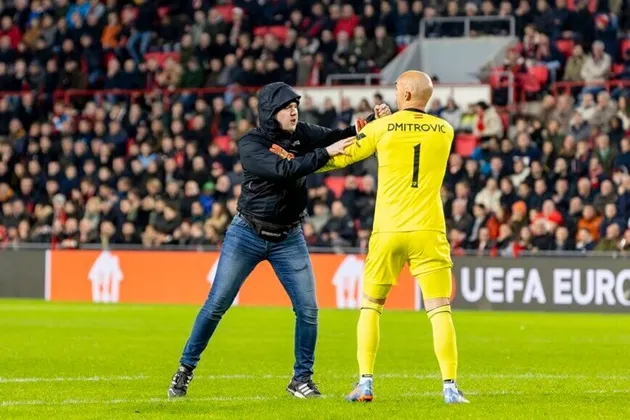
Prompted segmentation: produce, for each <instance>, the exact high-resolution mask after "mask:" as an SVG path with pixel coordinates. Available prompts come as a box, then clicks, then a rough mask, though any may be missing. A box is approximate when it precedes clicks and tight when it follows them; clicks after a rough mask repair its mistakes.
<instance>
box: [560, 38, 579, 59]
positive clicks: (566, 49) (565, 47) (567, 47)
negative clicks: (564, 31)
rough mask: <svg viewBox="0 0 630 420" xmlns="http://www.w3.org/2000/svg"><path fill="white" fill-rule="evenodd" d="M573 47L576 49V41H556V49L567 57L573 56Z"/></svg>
mask: <svg viewBox="0 0 630 420" xmlns="http://www.w3.org/2000/svg"><path fill="white" fill-rule="evenodd" d="M573 47H575V41H573V40H572V39H559V40H557V41H556V48H557V49H558V51H560V52H561V53H562V55H564V56H565V57H570V56H571V54H573Z"/></svg>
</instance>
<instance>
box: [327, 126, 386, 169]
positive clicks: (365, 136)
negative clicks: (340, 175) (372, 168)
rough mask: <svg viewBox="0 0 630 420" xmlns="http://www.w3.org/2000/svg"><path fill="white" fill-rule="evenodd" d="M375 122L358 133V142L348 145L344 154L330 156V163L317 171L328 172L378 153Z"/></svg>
mask: <svg viewBox="0 0 630 420" xmlns="http://www.w3.org/2000/svg"><path fill="white" fill-rule="evenodd" d="M375 125H376V124H375V123H370V124H368V125H366V126H365V127H364V128H363V129H362V130H361V132H359V134H357V137H356V142H354V144H352V145H351V146H348V147H347V148H346V150H345V153H344V154H343V155H338V156H334V157H332V158H330V160H328V163H326V165H325V166H324V167H323V168H321V169H318V170H317V172H318V173H321V172H328V171H333V170H335V169H341V168H345V167H346V166H348V165H351V164H353V163H356V162H360V161H362V160H364V159H367V158H369V157H370V156H372V155H373V154H374V153H376V143H377V140H376V137H377V136H376V127H375Z"/></svg>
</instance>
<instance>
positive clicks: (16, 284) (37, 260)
mask: <svg viewBox="0 0 630 420" xmlns="http://www.w3.org/2000/svg"><path fill="white" fill-rule="evenodd" d="M0 267H1V268H0V297H10V298H34V299H43V298H45V296H46V251H43V250H38V251H35V250H31V251H25V250H19V251H16V250H11V249H5V250H4V251H2V252H0Z"/></svg>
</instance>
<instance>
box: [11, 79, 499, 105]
mask: <svg viewBox="0 0 630 420" xmlns="http://www.w3.org/2000/svg"><path fill="white" fill-rule="evenodd" d="M258 89H259V88H257V87H244V86H233V87H229V88H216V87H212V88H199V89H147V90H124V89H114V90H77V89H70V90H64V91H56V92H55V93H54V94H53V97H54V99H55V101H63V102H65V103H70V102H72V100H74V99H88V100H90V99H93V100H95V101H96V102H97V103H98V102H101V101H102V100H103V99H106V98H108V97H117V98H130V99H134V98H139V97H144V96H147V97H160V98H162V99H163V100H164V102H165V103H166V104H167V105H168V104H169V103H171V102H172V101H173V100H177V98H179V97H182V96H184V95H196V96H202V97H212V96H217V95H226V96H231V97H236V96H238V95H241V94H244V93H249V94H253V93H256V92H257V91H258ZM295 90H296V91H297V92H298V93H299V94H300V95H302V96H303V97H304V96H310V97H311V99H312V102H313V106H315V107H318V108H321V107H323V106H324V102H325V101H326V99H329V98H330V99H331V100H332V101H333V105H334V106H335V107H337V108H339V107H340V106H341V101H342V99H344V98H348V99H349V100H350V104H351V105H352V106H353V107H357V106H358V105H359V103H360V102H361V100H362V99H367V100H368V101H369V102H372V100H373V96H374V95H375V94H381V95H382V96H383V100H384V101H385V102H386V103H388V104H391V105H392V106H394V105H395V104H396V87H395V86H394V85H375V86H357V85H338V86H312V87H304V86H299V87H296V88H295ZM18 95H19V93H17V92H6V93H0V96H18ZM449 98H453V99H454V100H455V102H457V103H458V104H460V105H462V106H466V105H468V104H471V103H476V102H479V101H485V102H488V103H490V102H491V100H492V89H491V88H490V85H486V84H437V85H436V86H435V88H434V90H433V96H432V100H436V99H438V100H440V102H441V103H442V104H445V103H446V101H447V100H448V99H449Z"/></svg>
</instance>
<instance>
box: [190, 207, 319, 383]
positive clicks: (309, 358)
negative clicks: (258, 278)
mask: <svg viewBox="0 0 630 420" xmlns="http://www.w3.org/2000/svg"><path fill="white" fill-rule="evenodd" d="M264 260H268V261H269V263H271V266H272V267H273V270H274V271H275V273H276V275H277V276H278V278H279V279H280V282H281V283H282V286H283V287H284V289H285V290H286V292H287V294H288V295H289V298H290V299H291V303H292V304H293V312H295V316H296V323H295V365H294V367H293V378H294V379H296V380H299V381H306V380H308V379H310V378H311V376H312V375H313V363H314V361H315V343H316V341H317V299H316V296H315V277H314V275H313V268H312V266H311V260H310V258H309V254H308V249H307V247H306V241H305V240H304V236H303V234H302V228H301V227H296V228H294V229H293V230H292V231H291V232H290V233H289V236H288V237H287V238H286V239H285V240H283V241H282V242H277V243H276V242H269V241H266V240H264V239H262V238H260V237H259V236H258V235H257V234H256V232H255V231H254V230H253V229H252V227H251V226H250V225H249V224H248V223H247V222H246V221H245V220H244V219H243V218H241V217H240V216H236V217H235V218H234V220H233V221H232V224H231V225H230V227H229V228H228V231H227V234H226V237H225V242H224V243H223V247H222V249H221V255H220V256H219V265H218V267H217V273H216V276H215V279H214V282H213V284H212V288H211V289H210V293H209V295H208V298H207V299H206V302H205V303H204V304H203V307H202V308H201V310H200V311H199V314H198V315H197V318H196V320H195V324H194V326H193V329H192V333H191V334H190V338H189V339H188V341H187V342H186V347H185V348H184V352H183V354H182V357H181V359H180V363H181V364H184V365H187V366H190V367H196V366H197V364H198V363H199V359H200V357H201V353H202V352H203V351H204V350H205V349H206V346H207V345H208V342H209V341H210V337H212V334H213V333H214V331H215V330H216V328H217V325H218V324H219V321H221V317H223V314H225V312H226V311H227V310H228V309H229V308H230V306H231V304H232V302H233V301H234V298H235V297H236V295H237V294H238V291H239V290H240V288H241V286H242V285H243V282H245V279H246V278H247V276H249V274H250V273H251V272H252V271H253V270H254V268H255V267H256V266H257V265H258V263H260V262H261V261H264Z"/></svg>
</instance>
